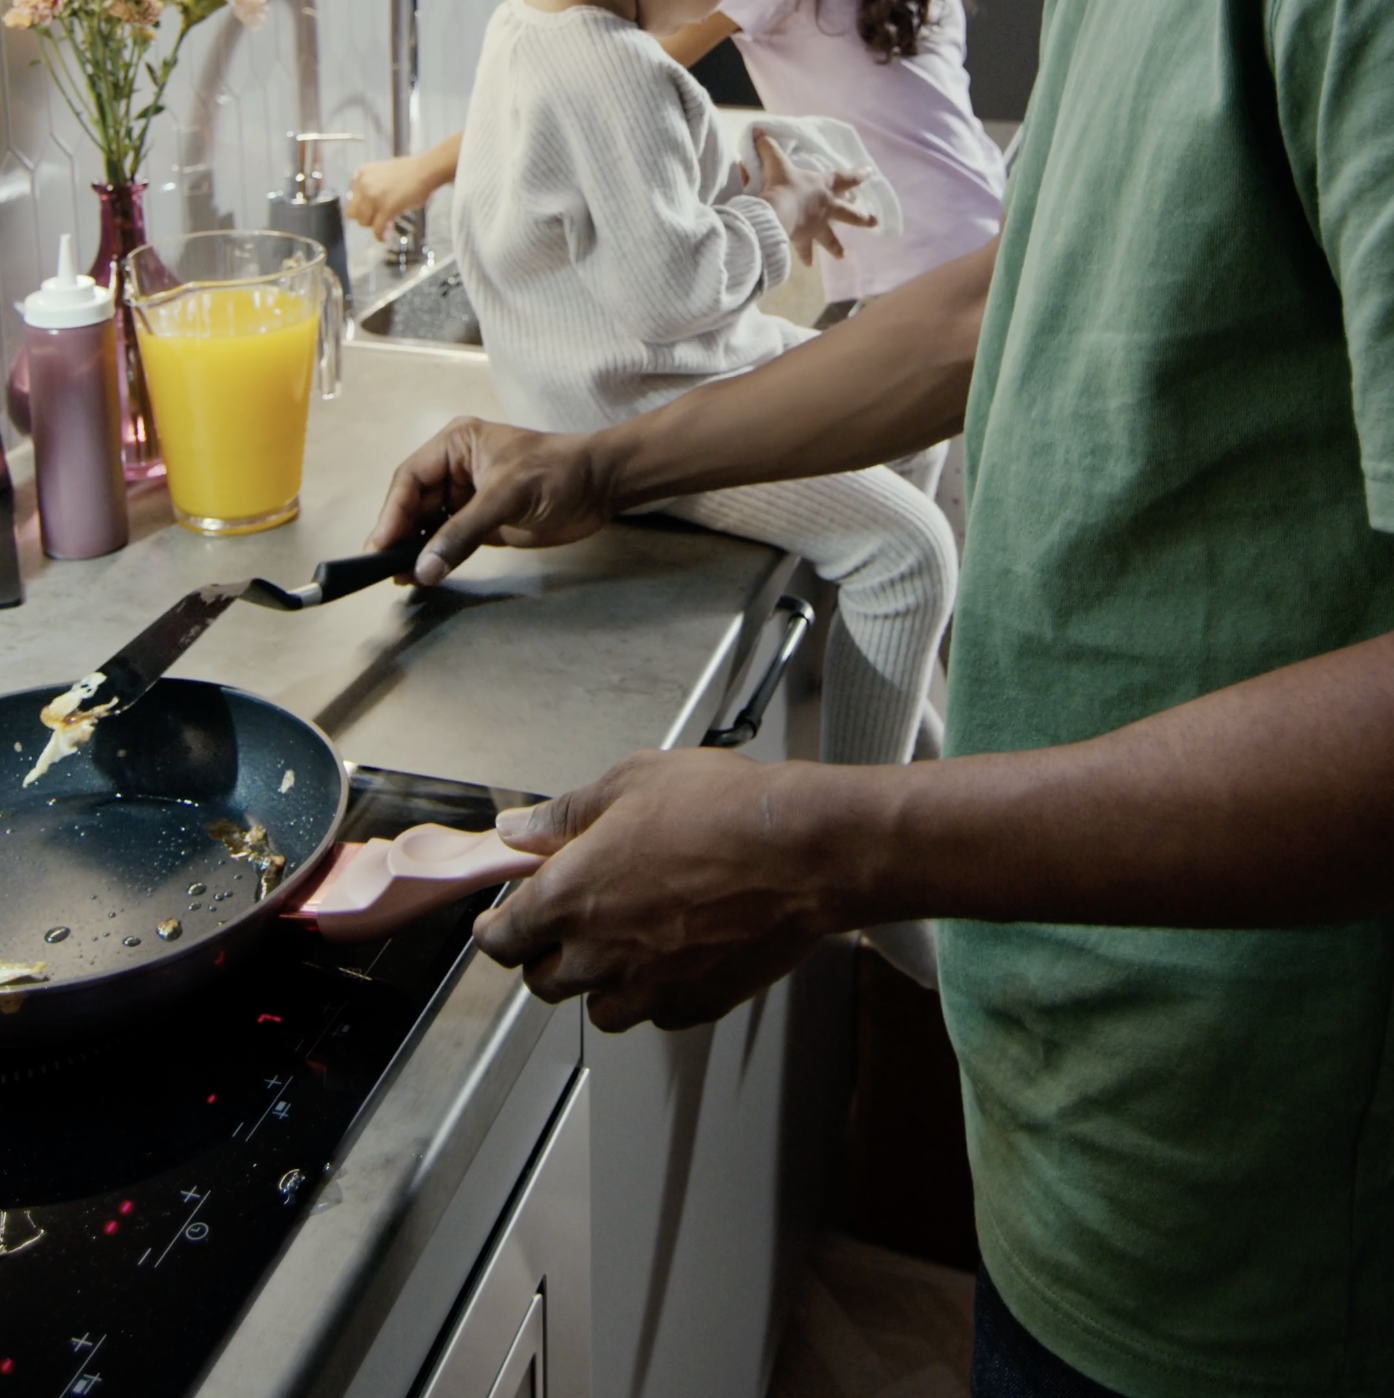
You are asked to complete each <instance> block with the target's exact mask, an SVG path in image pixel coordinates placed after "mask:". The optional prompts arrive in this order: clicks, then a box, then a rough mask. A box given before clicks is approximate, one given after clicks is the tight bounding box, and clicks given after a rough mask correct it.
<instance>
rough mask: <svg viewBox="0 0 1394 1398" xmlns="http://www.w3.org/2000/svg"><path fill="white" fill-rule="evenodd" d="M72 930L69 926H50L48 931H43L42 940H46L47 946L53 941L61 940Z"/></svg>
mask: <svg viewBox="0 0 1394 1398" xmlns="http://www.w3.org/2000/svg"><path fill="white" fill-rule="evenodd" d="M72 930H73V929H72V928H71V927H50V928H49V929H48V931H47V932H45V933H44V941H46V942H47V943H48V944H49V946H52V945H53V944H54V942H61V941H62V940H63V938H64V937H66V936H67V935H68V934H69V933H70V932H71V931H72Z"/></svg>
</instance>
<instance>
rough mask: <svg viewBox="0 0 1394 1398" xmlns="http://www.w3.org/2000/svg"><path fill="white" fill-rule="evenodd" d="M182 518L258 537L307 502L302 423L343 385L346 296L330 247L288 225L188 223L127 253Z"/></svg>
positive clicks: (201, 527) (132, 297) (129, 292)
mask: <svg viewBox="0 0 1394 1398" xmlns="http://www.w3.org/2000/svg"><path fill="white" fill-rule="evenodd" d="M126 268H127V277H126V299H127V301H129V303H130V305H131V308H132V310H133V312H134V315H135V324H136V335H137V338H138V339H139V341H140V354H141V359H142V361H143V362H144V365H145V377H146V382H147V384H148V386H149V390H150V402H151V406H152V408H153V410H154V414H155V426H156V429H157V431H158V432H159V435H160V442H161V444H162V446H163V448H164V456H165V468H166V471H167V479H168V483H169V495H170V502H171V503H172V504H173V506H174V515H175V518H176V519H177V520H178V521H179V523H180V524H182V525H184V526H185V527H186V528H188V529H193V530H196V531H198V532H199V533H202V534H250V533H252V532H254V531H256V530H259V529H271V528H273V527H274V526H275V525H278V524H284V523H285V522H286V520H288V519H294V517H295V515H296V514H297V513H298V511H299V496H300V470H301V464H302V461H303V458H304V454H305V419H306V415H307V414H308V412H309V408H310V390H311V384H312V381H313V380H314V378H315V376H316V371H318V377H319V387H320V393H321V395H322V396H323V397H325V398H334V397H336V396H337V395H338V392H339V361H340V352H341V348H342V343H343V323H344V297H343V289H342V288H341V287H340V286H339V281H338V278H337V277H335V276H334V274H333V273H332V272H330V271H329V270H328V268H327V266H326V263H325V252H324V248H323V247H322V246H321V245H320V244H319V243H316V242H314V241H312V240H311V239H309V238H299V237H295V236H294V235H292V234H289V233H269V232H248V233H240V232H234V231H229V232H218V233H191V234H189V235H188V236H187V237H183V238H168V239H164V240H162V241H160V242H156V243H147V244H145V245H144V246H143V247H139V248H137V249H136V250H135V251H134V252H133V253H131V254H130V256H129V257H128V258H127V259H126Z"/></svg>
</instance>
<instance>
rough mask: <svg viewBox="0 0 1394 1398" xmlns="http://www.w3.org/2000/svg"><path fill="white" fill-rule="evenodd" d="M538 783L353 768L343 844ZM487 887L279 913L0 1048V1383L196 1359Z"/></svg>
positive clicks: (347, 1133) (163, 1380)
mask: <svg viewBox="0 0 1394 1398" xmlns="http://www.w3.org/2000/svg"><path fill="white" fill-rule="evenodd" d="M537 799H539V798H537V797H534V796H529V795H526V794H523V793H519V792H513V791H500V790H495V789H491V788H486V787H480V786H472V785H469V784H465V783H458V782H445V781H439V780H436V779H433V778H427V777H418V776H411V775H407V774H403V773H397V772H387V771H383V770H380V769H375V768H365V767H360V768H356V769H353V771H352V786H351V795H350V800H349V807H348V814H347V817H346V819H345V823H344V826H343V829H342V832H341V838H343V839H345V840H367V839H370V838H372V837H374V836H383V837H388V838H390V837H391V836H393V835H396V834H397V833H399V832H400V831H402V830H404V829H406V828H407V827H408V826H411V825H415V824H417V823H419V822H422V821H436V822H439V823H440V824H443V825H454V826H456V827H458V828H460V829H466V830H485V829H488V828H489V827H491V826H492V825H493V823H494V816H495V814H496V813H497V811H498V810H499V809H501V808H502V807H504V806H507V805H524V804H529V803H531V802H532V801H535V800H537ZM498 892H499V890H498V889H496V888H495V889H487V890H484V891H482V892H480V893H477V894H474V895H472V896H470V897H469V898H467V899H465V900H462V901H461V902H459V903H457V904H455V905H453V906H452V907H449V908H445V909H441V910H440V911H439V912H437V913H434V914H431V915H430V916H428V917H425V918H422V919H420V920H419V921H418V922H416V923H415V924H414V925H413V926H411V927H410V928H408V929H406V930H404V931H402V932H399V933H398V934H396V935H395V936H393V937H392V938H390V939H388V940H385V941H378V942H369V943H359V944H352V945H336V944H332V943H328V942H325V941H323V940H321V939H319V938H317V937H314V936H311V935H307V934H306V933H304V932H301V931H298V930H295V929H294V928H292V927H290V926H289V925H287V924H281V925H278V926H277V927H276V928H275V929H273V931H272V932H271V934H270V935H269V936H268V937H267V938H266V939H265V943H264V945H263V946H262V947H261V948H260V949H259V950H258V951H257V953H256V954H255V955H254V956H252V957H251V958H249V959H248V962H247V964H246V965H245V966H243V967H241V968H240V969H239V970H238V971H236V972H234V973H232V974H231V975H230V976H229V977H228V978H227V979H226V980H224V981H222V982H220V983H219V984H217V985H216V986H214V987H212V988H210V989H208V990H205V991H201V992H199V993H198V994H196V995H189V996H186V997H185V998H184V1000H183V1001H182V1002H181V1003H180V1004H178V1005H177V1006H174V1007H172V1008H171V1009H170V1010H169V1011H168V1012H167V1013H162V1014H161V1015H160V1016H158V1017H154V1018H149V1019H147V1020H146V1021H145V1022H142V1023H140V1024H138V1025H135V1026H133V1027H131V1028H129V1029H125V1030H123V1031H121V1032H120V1033H116V1034H108V1035H106V1036H104V1037H102V1038H99V1039H93V1040H89V1041H85V1042H84V1041H81V1040H78V1039H70V1040H66V1041H56V1042H50V1043H47V1044H44V1045H23V1046H16V1047H13V1048H11V1047H5V1046H0V1398H20V1395H24V1398H30V1395H33V1398H68V1395H88V1394H95V1395H98V1398H125V1396H126V1395H131V1396H132V1398H175V1396H176V1395H180V1394H183V1393H186V1392H187V1391H188V1390H189V1389H190V1387H191V1386H192V1385H193V1384H194V1383H195V1382H196V1380H197V1379H198V1378H199V1376H200V1374H201V1373H202V1372H203V1370H204V1369H205V1368H206V1367H207V1366H208V1365H209V1363H210V1362H211V1360H212V1359H213V1358H214V1357H215V1356H216V1354H217V1352H218V1350H219V1348H220V1346H221V1343H222V1340H223V1338H224V1336H226V1335H227V1334H228V1332H229V1330H230V1329H231V1328H232V1327H233V1326H234V1324H235V1323H236V1320H237V1318H238V1316H239V1315H240V1314H241V1312H242V1311H243V1310H244V1309H245V1307H246V1306H247V1304H248V1302H249V1301H250V1300H251V1298H252V1297H253V1296H254V1295H255V1294H256V1291H257V1288H258V1285H259V1282H260V1279H261V1278H262V1277H263V1276H264V1275H265V1274H266V1273H267V1271H268V1269H269V1268H270V1267H271V1266H272V1265H273V1263H274V1261H275V1259H276V1257H277V1255H278V1253H279V1252H280V1250H281V1249H282V1248H283V1247H284V1246H285V1244H286V1242H287V1240H288V1238H289V1236H290V1235H291V1233H292V1232H293V1230H294V1229H295V1227H296V1225H297V1223H298V1221H299V1220H300V1219H302V1218H303V1217H304V1216H305V1215H306V1212H307V1210H308V1209H310V1208H311V1207H313V1208H314V1209H316V1210H319V1209H326V1208H333V1207H334V1206H335V1193H336V1188H335V1186H334V1185H333V1183H332V1182H331V1183H330V1184H329V1185H328V1186H327V1187H326V1188H325V1189H324V1190H323V1191H320V1192H319V1193H318V1197H317V1199H315V1202H313V1204H312V1202H311V1201H312V1199H314V1198H315V1196H316V1193H317V1191H316V1186H317V1185H319V1184H320V1183H321V1182H323V1180H324V1179H325V1177H326V1175H327V1174H328V1173H329V1172H330V1171H331V1170H332V1167H333V1164H334V1162H335V1160H336V1158H337V1157H338V1156H339V1155H341V1154H342V1153H343V1151H344V1150H345V1149H346V1148H347V1145H348V1143H349V1141H350V1140H351V1138H352V1136H353V1132H354V1125H355V1122H356V1121H358V1120H359V1119H360V1118H361V1117H362V1116H363V1115H364V1114H365V1111H366V1110H367V1109H368V1108H369V1107H370V1106H371V1104H372V1103H373V1102H374V1101H375V1100H376V1097H377V1095H378V1094H379V1093H380V1092H381V1091H382V1090H383V1088H384V1087H385V1085H386V1084H387V1083H388V1082H389V1081H390V1079H391V1076H392V1071H393V1065H394V1064H395V1063H396V1062H398V1061H400V1060H401V1058H402V1057H403V1056H404V1055H405V1054H406V1053H407V1052H409V1051H410V1048H411V1046H412V1045H413V1043H414V1042H415V1041H416V1039H417V1037H418V1036H419V1034H420V1032H421V1031H422V1029H423V1028H424V1026H425V1024H426V1023H427V1022H428V1021H429V1019H430V1017H431V1015H432V1013H433V1012H434V1009H435V1008H436V1006H437V1005H438V1004H439V1003H440V1002H441V1000H442V999H443V998H444V997H445V996H446V995H447V994H448V993H449V991H450V989H451V987H452V986H453V985H454V984H455V982H456V981H457V979H458V978H459V977H460V976H461V975H462V974H463V973H464V971H465V969H466V967H467V965H468V963H469V960H470V958H471V956H472V954H473V946H472V943H471V940H470V930H471V928H472V926H473V923H474V919H475V917H476V916H477V914H478V913H479V912H480V911H482V910H483V909H484V908H486V907H488V906H489V905H490V903H492V902H493V901H494V899H495V898H496V897H497V895H498Z"/></svg>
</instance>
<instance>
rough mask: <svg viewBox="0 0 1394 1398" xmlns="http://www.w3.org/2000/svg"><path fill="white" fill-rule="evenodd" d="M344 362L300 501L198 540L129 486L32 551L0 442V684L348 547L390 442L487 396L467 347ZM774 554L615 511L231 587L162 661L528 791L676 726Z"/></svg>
mask: <svg viewBox="0 0 1394 1398" xmlns="http://www.w3.org/2000/svg"><path fill="white" fill-rule="evenodd" d="M344 365H345V367H344V389H343V393H342V395H341V396H340V398H338V399H337V400H335V401H334V402H329V403H320V402H317V403H315V404H314V406H313V408H312V409H311V415H310V426H309V433H308V441H307V445H306V452H305V478H304V485H303V488H302V491H301V497H300V498H301V514H300V518H299V519H297V520H295V521H293V522H292V523H290V524H288V525H284V526H282V527H281V528H279V529H275V530H270V531H267V532H266V533H263V534H253V535H247V536H243V537H240V538H227V539H208V538H203V537H201V536H199V535H196V534H193V533H190V532H188V531H187V530H184V529H181V528H179V527H177V526H174V525H173V523H172V517H171V515H170V511H169V505H168V499H167V496H166V495H165V492H164V490H163V489H162V488H160V487H156V488H154V489H148V488H145V487H140V488H137V490H136V491H135V492H134V494H133V497H132V503H131V523H132V541H131V543H130V545H129V546H128V547H127V548H125V549H124V550H122V551H121V552H119V553H114V554H110V555H108V556H107V557H105V558H97V559H91V560H87V561H84V562H63V563H58V562H54V561H52V560H49V559H45V558H44V557H43V555H42V552H41V550H40V547H39V537H38V520H37V517H36V515H35V512H34V491H33V482H32V479H30V474H31V472H30V465H29V461H28V452H27V451H23V450H21V451H16V452H14V453H13V454H12V460H11V465H12V468H13V471H14V475H15V481H16V491H17V496H16V507H17V508H16V515H17V520H18V524H19V534H20V561H21V568H22V571H23V574H24V582H25V589H26V594H27V597H26V601H25V603H24V605H23V606H21V607H17V608H14V609H13V610H9V611H3V612H0V677H3V684H2V685H0V688H3V689H4V690H7V691H8V690H15V689H23V688H28V687H30V686H35V685H46V684H53V685H55V686H57V687H60V688H61V687H63V686H66V685H67V684H68V683H69V682H70V681H71V680H72V679H74V678H76V677H77V676H78V675H80V674H85V673H87V672H89V671H90V670H92V669H93V668H94V667H95V666H97V665H99V664H100V663H101V661H102V660H104V659H105V658H106V657H107V656H108V655H110V654H111V653H112V652H114V651H115V650H116V649H117V648H118V647H120V646H121V645H123V644H124V643H125V642H126V641H127V640H129V639H130V638H131V637H132V636H134V635H135V634H136V632H138V631H139V630H140V629H141V628H142V627H143V626H144V625H145V624H146V623H147V622H149V621H151V620H153V619H154V618H155V617H156V616H157V615H158V614H159V613H160V612H162V611H163V610H164V609H165V608H166V607H168V606H170V605H171V604H172V603H173V602H174V601H176V600H177V599H178V598H179V597H180V596H181V595H182V594H183V593H185V592H187V591H189V590H191V589H192V588H195V587H199V586H201V585H203V584H205V583H209V582H229V581H234V580H236V579H239V578H243V577H247V576H248V575H256V576H261V577H266V578H269V579H271V580H272V581H275V582H279V583H282V584H285V585H288V586H295V585H298V584H300V583H302V582H307V581H308V580H309V578H310V574H311V573H312V572H313V570H314V566H315V564H316V563H317V562H319V561H320V560H321V559H324V558H333V557H338V556H342V555H345V554H352V553H356V552H358V551H359V549H360V548H361V547H362V543H363V540H364V538H365V537H366V535H367V533H368V531H369V529H370V528H371V526H372V524H373V521H374V520H375V518H376V516H377V511H378V507H379V505H380V504H381V501H382V497H383V494H384V492H385V490H386V486H387V481H388V479H389V477H390V475H391V472H392V469H393V468H394V467H395V466H396V464H397V463H398V462H399V461H400V460H401V459H402V458H403V457H404V456H406V455H407V453H408V452H409V451H411V450H412V449H413V448H415V447H416V446H418V445H419V444H420V443H421V442H423V441H425V440H426V439H427V438H428V437H429V436H431V435H432V434H433V433H434V432H436V431H437V430H439V429H440V428H441V427H442V426H444V424H445V423H446V422H448V421H449V420H450V418H451V417H452V416H453V415H455V414H457V413H476V414H479V415H481V416H495V417H497V416H500V415H501V413H500V409H499V406H498V402H497V399H496V398H495V396H494V392H493V387H492V384H491V381H490V378H489V372H488V361H487V359H485V358H484V356H483V355H480V354H474V353H468V352H461V351H458V350H437V351H418V350H408V349H402V348H396V347H379V346H377V345H365V344H355V345H351V346H350V347H349V348H348V349H347V351H346V353H345V356H344ZM788 566H789V564H788V560H787V559H785V558H784V557H783V556H782V555H781V554H779V553H778V552H777V551H776V550H773V549H769V548H765V547H763V546H760V545H756V544H751V543H747V542H744V541H741V540H737V539H732V538H727V537H724V536H722V535H717V534H709V533H706V532H704V531H700V530H696V529H692V528H688V527H685V526H682V525H679V524H677V523H676V522H671V521H663V520H654V519H652V518H649V519H645V520H643V521H636V522H633V523H629V522H621V523H618V524H615V525H612V526H610V527H609V528H607V529H605V530H604V531H602V532H601V533H600V534H599V535H596V536H595V537H593V538H591V539H587V540H584V541H582V542H581V543H578V544H571V545H567V546H564V547H562V548H557V549H545V550H536V551H527V552H523V551H518V550H511V549H483V550H481V551H480V552H479V553H478V554H477V555H476V556H475V557H474V558H473V559H471V560H470V561H469V562H468V563H467V564H466V565H465V566H464V567H463V568H461V569H460V570H459V571H458V572H457V573H456V574H455V575H454V576H453V577H452V578H451V579H450V580H449V581H448V582H447V584H445V585H444V586H443V587H441V588H440V589H437V590H435V591H434V592H430V593H425V592H422V593H416V592H415V590H409V589H403V588H397V587H393V586H392V585H391V584H390V583H384V584H380V585H379V586H377V587H374V588H371V589H368V590H367V591H365V592H362V593H359V594H357V595H356V596H353V597H349V598H345V599H344V600H342V601H339V602H335V603H332V604H330V605H328V606H325V607H323V608H319V609H314V610H311V611H307V612H301V613H275V612H269V611H266V610H264V609H262V608H259V607H251V606H234V607H233V608H232V610H231V611H229V612H228V613H227V614H226V615H225V616H224V617H223V618H222V619H220V620H219V621H218V623H217V624H216V625H215V626H214V627H213V628H212V629H211V630H210V631H209V632H208V634H207V635H205V636H204V637H203V638H202V639H201V640H200V641H199V642H198V643H197V644H196V645H195V646H194V647H193V649H192V650H190V652H189V653H188V655H187V656H186V657H185V658H184V660H183V661H182V662H181V663H180V664H179V665H178V666H177V667H176V668H175V669H174V670H172V671H171V673H172V674H174V675H184V676H190V677H194V678H199V679H206V680H214V681H217V682H219V683H223V684H232V685H238V686H241V687H243V688H247V689H253V690H255V691H257V692H258V693H259V694H261V695H263V696H264V697H266V698H268V699H271V700H273V701H275V702H276V703H278V704H281V705H283V706H285V707H286V708H288V709H290V710H292V711H293V712H294V713H296V714H298V715H300V716H301V717H303V718H308V719H313V720H314V721H315V722H317V723H319V724H320V726H321V727H323V728H324V729H325V730H326V731H327V732H328V733H329V735H330V737H331V738H333V739H334V740H335V742H336V743H337V744H338V745H339V748H340V750H341V752H342V753H343V754H344V756H345V757H347V758H349V759H351V760H353V761H357V762H360V763H369V764H373V765H376V766H381V767H392V768H397V769H400V770H404V771H415V772H427V773H430V774H433V775H436V776H441V777H450V778H455V779H460V780H467V781H475V782H479V783H482V784H484V785H492V786H502V787H509V788H512V789H514V790H524V791H540V792H545V793H548V794H550V793H554V792H558V791H562V790H565V789H567V788H569V787H571V786H575V785H578V784H580V783H583V782H586V781H589V780H590V779H592V778H593V777H595V776H598V775H599V774H600V773H601V772H603V771H604V770H605V768H606V767H607V766H608V765H609V764H610V763H612V762H613V761H615V760H616V759H617V758H619V757H621V756H623V755H624V754H625V753H627V752H631V751H633V750H634V749H635V748H639V747H646V746H652V747H657V746H670V745H672V746H676V745H682V744H685V743H693V742H696V741H698V740H699V739H700V737H701V734H702V732H704V731H705V728H706V726H707V724H708V723H709V722H710V720H711V718H712V717H713V715H714V714H715V712H716V709H717V706H718V704H719V702H720V699H721V697H722V695H723V694H724V693H725V690H726V687H727V684H728V682H729V681H730V679H731V676H732V673H733V671H734V669H735V668H736V666H737V665H738V663H739V662H740V660H741V659H742V658H743V651H744V650H745V649H746V648H747V646H746V643H747V642H748V641H749V639H750V637H749V635H748V632H749V630H750V628H749V627H748V626H747V618H748V617H749V616H751V615H752V609H753V610H754V611H756V612H759V613H760V616H759V617H756V618H755V620H756V624H757V625H758V622H759V620H760V619H761V618H762V617H763V614H764V611H763V609H764V607H765V605H766V602H767V600H769V601H772V600H773V597H774V595H775V594H776V593H777V591H778V587H779V584H780V583H781V582H782V581H783V579H784V577H785V576H787V569H788Z"/></svg>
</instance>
